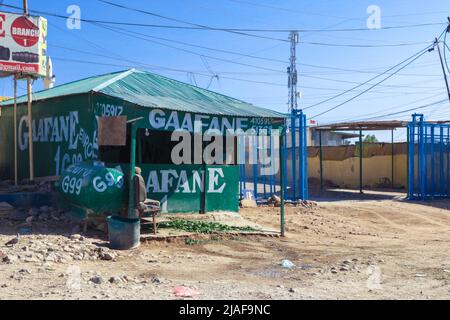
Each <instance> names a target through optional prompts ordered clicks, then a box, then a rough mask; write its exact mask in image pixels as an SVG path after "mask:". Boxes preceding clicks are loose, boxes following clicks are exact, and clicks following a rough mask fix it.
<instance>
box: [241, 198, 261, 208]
mask: <svg viewBox="0 0 450 320" xmlns="http://www.w3.org/2000/svg"><path fill="white" fill-rule="evenodd" d="M239 206H240V207H241V208H256V207H258V205H257V203H256V201H255V200H254V199H242V200H240V201H239Z"/></svg>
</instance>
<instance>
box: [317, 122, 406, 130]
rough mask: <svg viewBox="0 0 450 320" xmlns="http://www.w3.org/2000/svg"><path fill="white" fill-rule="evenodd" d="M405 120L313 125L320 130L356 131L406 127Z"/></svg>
mask: <svg viewBox="0 0 450 320" xmlns="http://www.w3.org/2000/svg"><path fill="white" fill-rule="evenodd" d="M407 125H408V122H407V121H399V120H392V121H357V122H341V123H332V124H327V125H321V126H317V127H314V129H315V130H320V131H335V130H339V131H358V130H370V131H373V130H393V129H397V128H406V126H407Z"/></svg>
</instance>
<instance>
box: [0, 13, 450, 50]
mask: <svg viewBox="0 0 450 320" xmlns="http://www.w3.org/2000/svg"><path fill="white" fill-rule="evenodd" d="M0 6H4V7H7V8H13V9H17V10H22V8H21V7H18V6H12V5H6V4H0ZM29 11H30V12H34V13H37V14H42V15H48V16H53V17H57V18H61V19H72V20H77V21H82V22H90V23H101V24H111V25H124V26H135V27H150V28H165V29H184V30H207V31H208V30H209V31H222V32H230V33H234V34H239V35H244V36H249V37H255V38H261V39H267V40H275V41H282V42H289V40H286V39H281V38H273V37H267V36H261V35H256V34H250V33H248V32H266V33H270V32H274V33H277V32H279V33H288V32H290V31H297V32H301V33H308V32H311V33H312V32H352V31H372V32H373V31H374V30H392V29H406V28H418V27H426V26H436V25H444V24H445V23H440V22H431V23H420V24H409V25H398V26H386V27H381V28H379V29H367V28H346V29H295V28H293V29H257V28H224V27H221V28H219V27H210V26H204V27H196V26H175V25H163V24H147V23H135V22H121V21H108V20H97V19H86V18H74V17H68V16H65V15H61V14H55V13H51V12H45V11H39V10H29Z"/></svg>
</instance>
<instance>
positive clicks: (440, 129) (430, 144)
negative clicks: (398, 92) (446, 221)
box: [407, 114, 450, 200]
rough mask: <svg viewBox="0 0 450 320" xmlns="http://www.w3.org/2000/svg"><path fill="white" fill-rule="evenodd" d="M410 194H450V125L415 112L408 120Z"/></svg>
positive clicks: (415, 196) (429, 196)
mask: <svg viewBox="0 0 450 320" xmlns="http://www.w3.org/2000/svg"><path fill="white" fill-rule="evenodd" d="M407 129H408V133H407V134H408V198H409V199H421V200H425V199H433V198H443V197H449V196H450V161H449V156H450V125H448V124H441V123H427V122H425V121H424V117H423V115H422V114H413V116H412V121H411V122H410V123H409V124H408V128H407Z"/></svg>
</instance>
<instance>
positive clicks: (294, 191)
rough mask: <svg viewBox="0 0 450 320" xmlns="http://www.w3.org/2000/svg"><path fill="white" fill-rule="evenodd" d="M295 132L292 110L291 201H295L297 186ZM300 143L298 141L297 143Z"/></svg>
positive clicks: (294, 111) (294, 117)
mask: <svg viewBox="0 0 450 320" xmlns="http://www.w3.org/2000/svg"><path fill="white" fill-rule="evenodd" d="M295 131H296V110H295V109H292V112H291V149H292V150H291V154H292V160H291V164H292V199H293V200H295V198H296V184H297V175H296V173H297V172H296V171H297V168H296V167H297V158H296V152H295V148H296V145H297V143H296V139H295V138H296V135H295ZM299 143H300V141H299Z"/></svg>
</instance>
